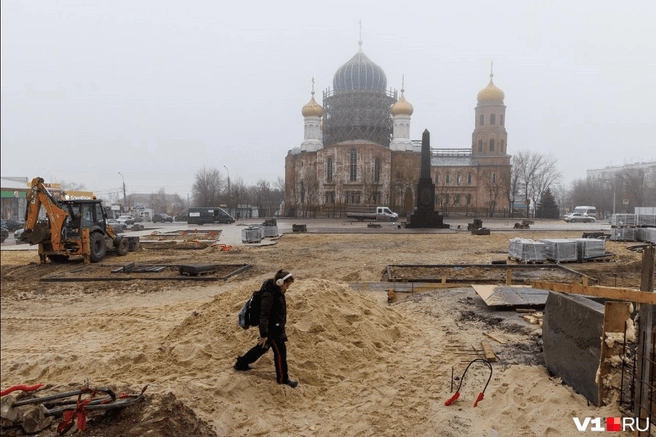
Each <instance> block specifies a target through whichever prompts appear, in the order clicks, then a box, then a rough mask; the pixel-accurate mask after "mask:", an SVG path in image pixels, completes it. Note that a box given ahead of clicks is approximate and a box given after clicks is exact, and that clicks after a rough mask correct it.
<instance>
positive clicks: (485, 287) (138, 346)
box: [0, 217, 656, 437]
mask: <svg viewBox="0 0 656 437" xmlns="http://www.w3.org/2000/svg"><path fill="white" fill-rule="evenodd" d="M471 221H472V219H467V218H464V217H463V218H461V219H454V220H452V221H450V222H449V224H448V228H442V229H409V228H406V227H405V226H403V225H402V223H395V222H383V223H375V224H373V223H366V222H358V221H356V220H353V221H348V220H311V219H310V220H302V221H299V220H298V219H296V220H295V221H294V220H293V219H278V220H277V221H276V220H274V219H272V220H268V221H265V223H259V222H256V221H254V220H250V221H244V220H238V221H237V223H235V224H225V225H209V226H203V227H193V226H192V225H187V224H182V225H180V224H170V225H165V224H162V226H160V227H157V228H147V229H144V230H142V231H138V232H136V231H135V232H132V233H131V231H129V230H128V231H126V235H128V236H131V237H134V236H139V244H138V245H132V246H131V249H133V250H130V251H129V252H127V253H125V254H122V255H121V256H118V255H116V254H113V253H108V254H107V256H105V257H104V258H103V259H102V260H100V261H98V262H85V259H84V257H79V259H77V258H75V257H71V258H70V259H67V260H66V261H65V262H61V261H62V260H59V261H60V262H51V261H50V260H48V261H47V262H42V261H43V260H42V259H40V256H39V253H37V251H36V250H34V249H35V248H34V247H32V246H29V245H17V244H14V242H13V241H7V242H5V243H3V244H2V249H3V250H2V252H1V266H2V268H1V276H2V295H1V297H2V300H1V308H0V309H1V316H0V317H1V318H0V321H1V336H2V342H1V343H2V349H1V352H2V354H1V365H2V375H1V377H2V390H3V395H2V435H7V436H22V435H30V434H36V433H38V435H39V436H41V437H47V436H56V435H61V434H63V433H66V432H70V433H71V435H77V434H76V433H78V432H82V431H81V430H82V429H85V430H86V431H85V433H86V434H88V435H93V436H96V437H110V436H112V437H115V436H135V437H136V436H144V435H153V436H200V437H213V436H268V435H272V436H325V435H338V436H435V435H439V436H447V437H451V436H453V437H455V436H474V435H475V436H484V437H485V436H489V437H493V436H497V437H498V436H526V437H532V436H549V437H557V436H562V437H566V436H572V435H598V433H599V431H619V432H618V435H627V436H628V435H637V436H656V426H655V425H654V421H655V420H656V378H655V376H654V375H655V373H656V331H655V330H654V327H655V325H656V311H655V309H654V308H655V307H654V304H656V295H655V294H654V263H655V262H654V256H655V255H654V253H655V248H654V247H655V246H654V244H653V243H654V241H650V239H653V238H654V237H653V230H650V229H652V228H653V226H644V227H639V226H637V225H636V226H635V228H636V229H640V230H636V231H635V232H634V231H632V233H631V236H632V237H631V238H626V235H627V231H626V230H623V231H621V232H620V231H617V230H614V229H616V226H613V225H611V224H602V223H591V224H585V223H580V224H569V223H564V222H562V221H556V220H542V221H541V220H536V221H531V222H530V223H528V222H526V223H524V222H521V223H519V226H517V225H518V224H516V223H513V222H510V221H508V220H500V219H499V220H494V219H489V220H484V223H483V221H482V220H474V223H470V222H471ZM626 222H627V220H626V219H625V218H624V219H623V221H622V223H626ZM636 223H637V222H636ZM152 226H156V225H152ZM645 229H646V230H645ZM634 234H635V235H638V234H639V235H645V237H644V238H641V239H636V238H634ZM583 237H586V238H583ZM281 268H282V269H285V270H287V271H290V272H292V273H293V274H294V278H295V281H294V283H293V284H292V285H291V287H290V288H289V291H287V293H286V296H287V335H288V337H289V341H288V343H287V357H288V363H289V373H290V376H291V377H293V378H294V379H297V380H298V381H299V386H298V387H296V388H294V389H292V388H290V387H287V386H285V385H279V384H276V381H275V371H274V363H273V355H272V354H265V355H264V356H263V357H262V358H261V359H260V360H259V361H257V362H256V363H255V364H254V365H253V369H252V370H251V371H249V372H236V371H235V370H234V369H233V364H234V361H235V358H236V357H237V356H238V355H240V354H241V353H243V352H244V351H245V350H247V349H248V348H250V347H251V346H253V345H254V344H255V343H256V342H257V338H258V332H257V329H256V328H251V329H247V330H244V329H242V328H241V327H239V326H238V324H237V313H238V312H239V310H240V308H241V307H242V305H243V304H244V302H245V301H246V299H248V297H249V296H250V295H251V293H252V292H253V291H254V290H256V289H259V287H260V285H261V283H262V281H264V280H266V279H269V278H272V277H273V275H274V273H275V272H276V271H277V270H279V269H281ZM82 435H84V434H82Z"/></svg>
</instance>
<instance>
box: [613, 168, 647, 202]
mask: <svg viewBox="0 0 656 437" xmlns="http://www.w3.org/2000/svg"><path fill="white" fill-rule="evenodd" d="M646 178H647V173H646V172H645V170H644V169H642V168H626V169H624V170H622V171H621V172H619V173H618V174H617V179H618V180H619V182H620V184H621V185H622V187H623V193H624V194H623V197H624V198H626V199H629V204H632V205H633V206H634V207H636V206H647V205H646V204H645V197H646V193H645V190H646V189H647V184H646Z"/></svg>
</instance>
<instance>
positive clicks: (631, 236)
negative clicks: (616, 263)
mask: <svg viewBox="0 0 656 437" xmlns="http://www.w3.org/2000/svg"><path fill="white" fill-rule="evenodd" d="M610 240H611V241H636V228H610Z"/></svg>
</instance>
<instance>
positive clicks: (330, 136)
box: [323, 89, 398, 147]
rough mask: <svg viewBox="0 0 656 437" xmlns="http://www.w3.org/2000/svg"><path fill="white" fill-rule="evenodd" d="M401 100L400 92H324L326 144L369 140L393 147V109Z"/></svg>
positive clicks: (324, 137)
mask: <svg viewBox="0 0 656 437" xmlns="http://www.w3.org/2000/svg"><path fill="white" fill-rule="evenodd" d="M397 100H398V92H397V91H396V90H392V89H390V90H388V91H386V92H385V93H381V92H376V91H368V90H349V91H341V92H334V91H331V90H330V89H327V90H326V91H324V92H323V144H324V146H329V145H332V144H336V143H340V142H342V141H349V140H365V141H371V142H374V143H376V144H380V145H381V146H384V147H389V145H390V141H391V139H392V132H393V129H392V128H393V121H392V116H391V115H390V108H391V106H392V105H393V104H394V103H396V101H397Z"/></svg>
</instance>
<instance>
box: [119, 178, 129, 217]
mask: <svg viewBox="0 0 656 437" xmlns="http://www.w3.org/2000/svg"><path fill="white" fill-rule="evenodd" d="M118 174H120V175H121V179H123V212H127V209H128V201H127V196H126V195H125V178H124V177H123V174H122V173H121V172H120V171H119V172H118Z"/></svg>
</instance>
